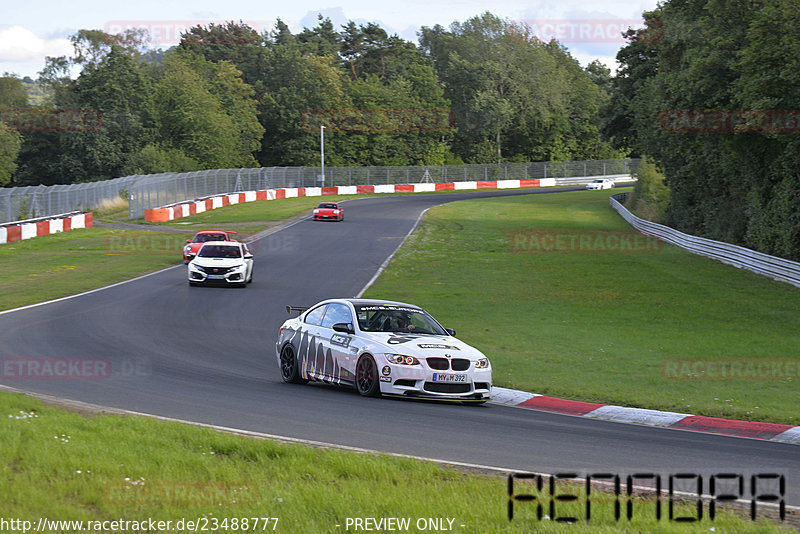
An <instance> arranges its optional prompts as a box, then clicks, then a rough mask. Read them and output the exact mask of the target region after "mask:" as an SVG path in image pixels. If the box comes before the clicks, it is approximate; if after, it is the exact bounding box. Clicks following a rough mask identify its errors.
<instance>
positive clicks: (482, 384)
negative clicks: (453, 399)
mask: <svg viewBox="0 0 800 534" xmlns="http://www.w3.org/2000/svg"><path fill="white" fill-rule="evenodd" d="M475 389H489V382H475Z"/></svg>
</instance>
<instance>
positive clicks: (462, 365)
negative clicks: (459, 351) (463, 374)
mask: <svg viewBox="0 0 800 534" xmlns="http://www.w3.org/2000/svg"><path fill="white" fill-rule="evenodd" d="M450 365H452V366H453V371H466V370H467V369H469V360H466V359H464V358H453V359H452V360H450Z"/></svg>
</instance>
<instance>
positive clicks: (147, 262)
mask: <svg viewBox="0 0 800 534" xmlns="http://www.w3.org/2000/svg"><path fill="white" fill-rule="evenodd" d="M187 236H188V237H190V236H191V234H179V233H155V232H147V231H136V230H112V229H108V228H97V227H96V228H86V229H82V230H73V231H71V232H66V233H63V234H54V235H47V236H42V237H36V238H34V239H27V240H25V241H18V242H15V243H8V244H5V245H0V265H2V266H3V277H2V278H0V310H6V309H10V308H16V307H18V306H24V305H26V304H32V303H34V302H41V301H45V300H50V299H55V298H59V297H64V296H67V295H74V294H76V293H80V292H82V291H88V290H90V289H94V288H97V287H102V286H105V285H108V284H112V283H115V282H120V281H122V280H127V279H129V278H134V277H136V276H138V275H141V274H145V273H148V272H152V271H155V270H158V269H163V268H165V267H169V266H171V265H176V264H178V263H180V261H181V248H182V246H183V245H185V244H186V243H185V242H186V239H187Z"/></svg>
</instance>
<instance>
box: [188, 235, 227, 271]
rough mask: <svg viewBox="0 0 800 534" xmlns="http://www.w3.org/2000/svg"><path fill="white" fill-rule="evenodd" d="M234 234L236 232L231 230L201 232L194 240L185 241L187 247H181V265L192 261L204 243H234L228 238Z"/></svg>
mask: <svg viewBox="0 0 800 534" xmlns="http://www.w3.org/2000/svg"><path fill="white" fill-rule="evenodd" d="M235 233H236V232H235V231H233V230H230V231H228V230H203V231H202V232H197V234H196V235H195V236H194V239H187V240H186V243H187V245H186V246H185V247H183V263H189V262H190V261H192V260H193V259H194V258H195V256H197V251H198V250H200V247H202V246H203V243H205V242H206V241H233V242H236V240H235V239H233V238H231V236H230V234H235Z"/></svg>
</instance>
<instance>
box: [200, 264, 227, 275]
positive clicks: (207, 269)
mask: <svg viewBox="0 0 800 534" xmlns="http://www.w3.org/2000/svg"><path fill="white" fill-rule="evenodd" d="M197 268H198V269H200V270H201V271H203V272H204V273H206V274H227V273H228V271H230V270H231V269H233V267H203V266H201V265H198V266H197Z"/></svg>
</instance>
